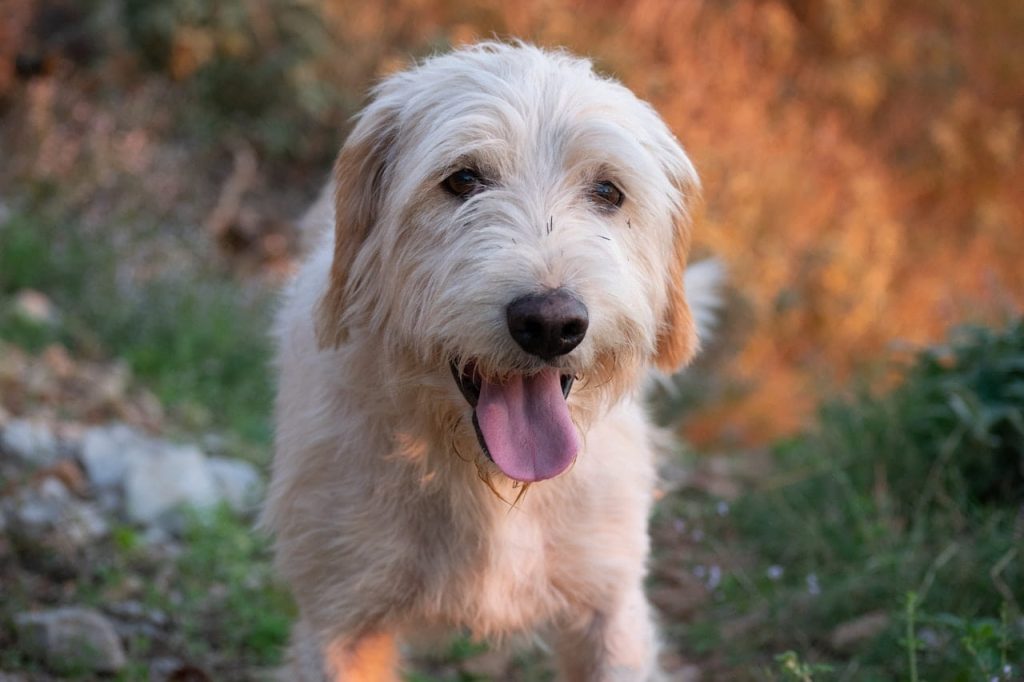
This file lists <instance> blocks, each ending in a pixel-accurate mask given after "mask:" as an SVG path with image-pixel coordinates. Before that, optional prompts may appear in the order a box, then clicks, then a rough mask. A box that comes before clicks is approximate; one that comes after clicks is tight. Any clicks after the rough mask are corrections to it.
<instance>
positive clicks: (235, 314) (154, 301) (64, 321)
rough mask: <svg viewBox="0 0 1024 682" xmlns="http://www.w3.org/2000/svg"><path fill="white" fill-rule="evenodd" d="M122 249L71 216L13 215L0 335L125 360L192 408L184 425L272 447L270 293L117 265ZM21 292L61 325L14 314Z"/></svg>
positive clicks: (197, 274)
mask: <svg viewBox="0 0 1024 682" xmlns="http://www.w3.org/2000/svg"><path fill="white" fill-rule="evenodd" d="M112 233H113V231H111V234H112ZM120 255H121V254H119V253H118V252H117V251H116V250H115V249H114V248H112V247H109V246H107V245H105V244H104V240H101V239H98V238H96V237H92V238H90V237H86V236H84V235H82V234H80V233H79V231H78V226H77V225H76V224H75V221H74V220H73V219H71V218H69V217H68V216H65V215H56V216H55V215H51V214H49V213H47V212H45V211H41V210H28V211H23V212H21V213H17V214H15V215H14V216H13V217H12V218H11V219H9V220H8V221H7V222H6V223H5V224H2V225H0V339H3V340H6V341H9V342H13V343H15V344H18V345H22V346H24V347H26V348H28V349H30V350H38V349H39V348H41V347H43V346H44V345H46V344H47V343H52V342H61V343H64V344H66V345H67V346H69V347H70V348H71V350H72V352H73V354H74V355H76V356H79V357H82V356H85V357H89V356H92V357H99V358H109V359H114V358H121V359H123V360H125V361H126V362H127V363H128V365H129V366H130V368H131V369H132V371H133V372H134V374H135V376H137V377H138V378H139V379H140V380H142V381H143V383H145V384H146V385H147V386H148V387H150V388H151V389H152V390H153V391H154V392H155V393H156V394H157V397H159V398H160V399H161V401H162V402H163V403H164V404H165V405H168V406H170V407H171V408H178V409H179V410H180V412H181V413H182V414H184V415H188V416H190V421H192V422H193V423H191V424H188V426H192V427H196V428H206V427H217V428H225V429H229V430H230V431H232V432H234V433H236V434H239V435H240V436H242V437H243V438H244V439H245V440H247V441H251V442H255V443H260V444H266V443H268V442H269V438H270V435H269V434H270V427H269V414H270V408H271V402H272V385H271V380H270V377H269V367H268V362H269V357H270V343H269V338H268V335H267V334H268V332H267V329H268V327H269V314H268V312H269V299H270V296H269V294H268V293H267V292H265V291H263V290H261V289H259V288H258V287H257V286H256V285H250V286H247V287H244V288H243V287H242V286H241V285H239V284H238V283H237V282H235V281H232V280H231V279H229V278H228V277H226V276H224V275H221V274H218V273H216V272H215V271H213V270H212V269H210V268H207V269H202V268H195V269H192V270H189V271H187V272H179V273H173V274H163V275H158V276H155V277H143V276H139V275H136V274H134V273H132V272H131V271H124V270H119V268H123V263H124V260H123V259H121V258H120V257H119V256H120ZM22 289H35V290H38V291H41V292H43V293H44V294H46V295H47V296H48V297H50V299H51V300H52V301H53V302H54V304H55V305H56V307H57V309H58V311H59V320H58V322H57V323H56V324H54V325H47V326H41V325H38V324H33V323H32V322H30V321H27V320H25V319H24V318H23V317H21V316H19V315H18V314H16V313H15V312H14V310H13V306H12V297H13V295H14V294H15V293H16V292H18V291H19V290H22Z"/></svg>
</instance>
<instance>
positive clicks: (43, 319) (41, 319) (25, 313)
mask: <svg viewBox="0 0 1024 682" xmlns="http://www.w3.org/2000/svg"><path fill="white" fill-rule="evenodd" d="M14 312H15V313H16V314H17V315H19V316H21V317H22V318H24V319H26V320H28V321H29V322H33V323H35V324H38V325H52V324H56V322H57V320H58V315H57V309H56V308H55V307H54V305H53V302H52V301H50V297H49V296H47V295H46V294H44V293H42V292H39V291H36V290H35V289H22V290H21V291H19V292H18V293H16V294H15V295H14Z"/></svg>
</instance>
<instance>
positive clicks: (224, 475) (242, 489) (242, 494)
mask: <svg viewBox="0 0 1024 682" xmlns="http://www.w3.org/2000/svg"><path fill="white" fill-rule="evenodd" d="M208 466H209V469H210V472H211V473H212V474H213V479H214V482H215V483H216V485H217V492H218V493H219V495H220V497H221V499H223V500H224V501H225V502H227V503H228V504H229V505H230V506H231V508H232V509H234V510H235V511H237V512H250V511H253V510H254V509H255V508H256V505H257V504H258V503H259V501H260V498H261V497H262V495H263V480H262V479H261V478H260V474H259V471H257V470H256V467H254V466H253V465H252V464H249V463H248V462H245V461H242V460H240V459H230V458H228V457H211V458H210V459H209V464H208Z"/></svg>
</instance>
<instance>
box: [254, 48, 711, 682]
mask: <svg viewBox="0 0 1024 682" xmlns="http://www.w3.org/2000/svg"><path fill="white" fill-rule="evenodd" d="M333 182H334V183H335V184H334V211H333V212H332V211H330V210H326V211H324V210H320V211H319V212H318V211H317V210H314V211H313V215H322V216H323V217H324V218H327V217H328V216H332V213H333V217H332V218H329V219H331V221H332V222H334V223H335V229H334V234H333V246H332V244H331V243H329V242H327V241H326V240H324V241H323V242H322V243H321V244H320V245H319V247H318V248H315V249H314V253H313V254H312V256H311V258H310V259H309V261H308V263H306V265H305V266H304V267H303V269H302V270H301V272H300V273H299V274H298V276H297V278H296V279H295V281H294V283H293V284H292V286H291V288H290V289H289V291H288V293H287V295H286V297H285V301H284V306H283V308H282V309H281V313H280V317H279V320H278V325H277V333H278V339H279V345H280V349H279V359H278V362H279V366H280V387H279V395H278V401H277V444H276V445H277V455H276V460H275V463H274V472H273V483H272V486H271V489H270V495H269V500H268V502H267V507H266V511H265V514H264V523H265V525H266V526H267V527H268V528H269V529H271V530H272V531H273V532H274V533H275V535H276V541H277V542H276V550H277V563H278V567H279V569H280V571H281V573H282V574H283V575H284V577H285V578H286V579H287V581H288V583H289V584H290V586H291V588H292V590H293V591H294V594H295V597H296V599H297V601H298V605H299V610H300V614H301V620H300V623H299V624H298V625H297V627H296V631H295V633H294V636H293V644H292V648H291V663H290V667H289V668H288V671H287V672H286V673H285V674H284V677H285V679H290V680H309V681H312V680H317V681H319V680H325V679H329V680H336V681H346V682H348V681H353V680H394V679H398V678H397V672H396V668H397V664H398V661H397V651H398V647H397V642H401V641H403V640H406V639H407V638H410V637H415V636H416V635H417V633H422V632H439V631H448V630H451V629H468V630H469V631H470V632H472V633H473V635H475V636H478V637H486V638H497V639H502V638H506V637H508V636H511V635H514V634H517V633H523V632H529V631H534V632H539V633H541V634H542V635H544V636H546V637H547V638H548V639H549V641H550V642H551V644H552V646H553V647H554V649H555V651H556V654H557V657H558V664H559V668H560V671H561V674H562V676H563V678H564V679H566V680H580V681H611V680H629V681H634V680H636V681H640V680H654V679H659V676H660V675H659V672H658V666H657V637H656V632H655V627H654V623H653V619H652V613H651V609H650V607H649V605H648V602H647V600H646V598H645V596H644V593H643V587H642V582H643V578H644V573H645V561H646V558H647V553H648V536H647V518H648V513H649V511H650V508H651V501H652V500H651V498H652V489H653V485H654V482H655V480H654V479H655V461H654V460H655V456H654V448H653V446H652V441H653V440H654V432H653V429H652V428H651V427H650V426H649V424H648V421H647V419H646V417H645V415H644V413H643V410H642V409H641V404H640V401H639V397H638V393H639V390H640V387H641V385H642V384H643V382H644V379H645V377H647V376H648V375H649V374H650V373H651V370H652V369H653V368H659V369H660V370H663V371H667V372H671V371H675V370H677V369H678V368H680V367H681V366H682V365H684V364H685V363H686V362H687V361H688V360H689V359H690V358H691V356H692V355H693V354H694V352H695V350H696V347H697V335H696V332H695V325H694V322H693V317H692V315H691V311H690V308H689V307H688V305H687V299H686V297H685V296H684V277H683V270H684V267H685V263H686V256H687V250H688V244H689V209H690V207H691V205H692V204H693V202H694V201H695V200H696V198H697V195H698V181H697V176H696V174H695V172H694V169H693V166H692V165H691V164H690V161H689V160H688V159H687V157H686V155H685V154H684V152H683V150H682V148H681V147H680V145H679V143H678V142H677V141H676V139H675V137H673V135H672V134H671V132H669V130H668V128H667V127H666V126H665V124H664V123H663V122H662V121H661V119H660V118H659V117H658V116H657V114H656V113H655V112H654V111H653V110H652V109H651V107H650V106H648V105H647V104H645V103H644V102H642V101H640V100H639V99H637V98H636V97H635V96H634V95H633V94H632V93H631V92H629V90H627V89H626V88H624V87H623V86H622V85H620V84H619V83H617V82H615V81H613V80H610V79H607V78H603V77H600V76H598V75H596V74H595V73H594V72H593V70H592V68H591V65H590V63H589V62H587V61H585V60H581V59H577V58H574V57H571V56H569V55H566V54H564V53H561V52H548V51H543V50H540V49H537V48H534V47H531V46H528V45H524V44H515V45H506V44H497V43H487V44H483V45H478V46H476V47H472V48H468V49H462V50H459V51H456V52H454V53H451V54H448V55H445V56H440V57H435V58H432V59H429V60H427V61H425V62H423V63H422V64H420V65H419V66H417V67H415V68H413V69H411V70H409V71H406V72H404V73H399V74H397V75H394V76H391V77H389V78H388V79H386V80H385V81H383V82H382V83H381V84H380V85H379V86H377V88H376V89H375V90H374V91H373V96H372V99H371V101H370V103H369V105H368V106H367V107H366V109H365V110H364V111H363V112H362V114H361V115H360V116H359V118H358V122H357V124H356V126H355V129H354V130H353V131H352V133H351V135H350V137H349V138H348V141H347V142H346V143H345V145H344V147H343V148H342V150H341V153H340V155H339V157H338V161H337V164H336V166H335V173H334V180H333Z"/></svg>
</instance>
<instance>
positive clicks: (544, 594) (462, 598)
mask: <svg viewBox="0 0 1024 682" xmlns="http://www.w3.org/2000/svg"><path fill="white" fill-rule="evenodd" d="M480 521H481V525H480V527H479V528H478V529H477V530H478V531H479V535H478V536H477V537H478V543H477V544H476V546H475V547H474V548H473V549H472V551H469V552H467V553H466V554H464V557H465V558H466V559H467V561H465V563H463V564H461V565H458V566H454V567H453V568H454V570H453V571H452V573H451V574H450V580H448V581H447V582H446V585H445V586H444V588H443V591H444V592H445V595H446V596H445V598H444V599H443V601H442V603H444V604H446V605H448V606H449V607H451V608H446V609H444V610H445V611H448V613H446V614H445V619H446V620H449V621H450V622H452V623H454V624H457V625H459V626H462V627H466V628H469V629H470V630H471V631H473V632H474V633H476V634H478V635H481V636H494V635H501V634H508V633H512V632H517V631H522V630H526V629H531V628H533V627H536V626H537V625H538V624H540V623H542V622H544V621H545V620H548V619H549V618H550V616H551V614H552V613H554V611H555V610H557V608H558V604H560V603H561V601H562V600H561V599H560V598H559V595H558V591H557V590H556V589H555V587H554V585H553V581H552V579H551V565H550V558H551V551H550V545H551V538H550V537H549V534H548V532H547V529H546V528H545V526H544V524H542V523H540V520H539V519H537V518H535V517H534V516H533V515H531V514H529V513H525V512H523V511H522V510H517V509H512V510H508V509H505V510H502V511H501V512H499V513H497V514H493V515H490V517H489V518H486V519H480Z"/></svg>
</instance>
